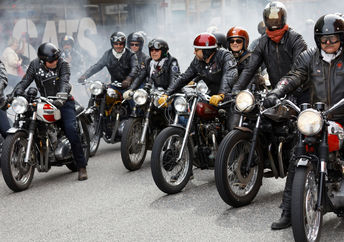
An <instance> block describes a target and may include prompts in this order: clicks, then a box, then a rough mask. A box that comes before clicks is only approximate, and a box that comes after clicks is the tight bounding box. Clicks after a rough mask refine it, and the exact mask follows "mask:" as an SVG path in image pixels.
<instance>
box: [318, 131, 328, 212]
mask: <svg viewBox="0 0 344 242" xmlns="http://www.w3.org/2000/svg"><path fill="white" fill-rule="evenodd" d="M324 129H325V130H324V132H323V137H322V141H321V143H320V146H319V158H320V179H319V188H318V191H319V193H318V203H317V209H318V210H320V209H322V199H323V194H324V186H325V176H326V175H327V160H328V152H329V151H328V137H327V135H328V130H327V126H325V127H324Z"/></svg>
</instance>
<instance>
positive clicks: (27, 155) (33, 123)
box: [24, 111, 37, 164]
mask: <svg viewBox="0 0 344 242" xmlns="http://www.w3.org/2000/svg"><path fill="white" fill-rule="evenodd" d="M36 119H37V112H36V111H35V112H33V114H32V117H31V122H30V125H29V137H28V143H27V146H26V153H25V159H24V163H25V164H27V163H29V159H30V155H31V148H32V143H33V135H34V134H35V129H36Z"/></svg>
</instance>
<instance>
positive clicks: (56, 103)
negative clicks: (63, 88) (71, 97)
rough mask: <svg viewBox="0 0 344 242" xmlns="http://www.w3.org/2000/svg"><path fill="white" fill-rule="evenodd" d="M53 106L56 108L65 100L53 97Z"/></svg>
mask: <svg viewBox="0 0 344 242" xmlns="http://www.w3.org/2000/svg"><path fill="white" fill-rule="evenodd" d="M53 104H54V106H56V107H57V108H61V107H62V106H63V105H64V104H65V101H63V100H62V99H55V100H54V101H53Z"/></svg>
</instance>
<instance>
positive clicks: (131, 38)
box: [127, 32, 145, 50]
mask: <svg viewBox="0 0 344 242" xmlns="http://www.w3.org/2000/svg"><path fill="white" fill-rule="evenodd" d="M131 42H139V43H140V50H142V47H143V44H144V42H145V40H144V38H143V36H142V34H141V33H139V32H134V33H131V34H129V35H128V41H127V47H128V48H130V43H131Z"/></svg>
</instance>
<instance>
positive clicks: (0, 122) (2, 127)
mask: <svg viewBox="0 0 344 242" xmlns="http://www.w3.org/2000/svg"><path fill="white" fill-rule="evenodd" d="M6 86H7V73H6V69H5V65H4V64H3V63H2V62H1V60H0V108H2V107H3V106H4V105H5V104H6V98H5V95H4V89H5V88H6ZM10 127H11V126H10V123H9V122H8V118H7V115H6V112H5V111H3V110H1V109H0V134H1V135H2V137H3V138H5V137H6V131H7V130H8V129H9V128H10Z"/></svg>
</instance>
